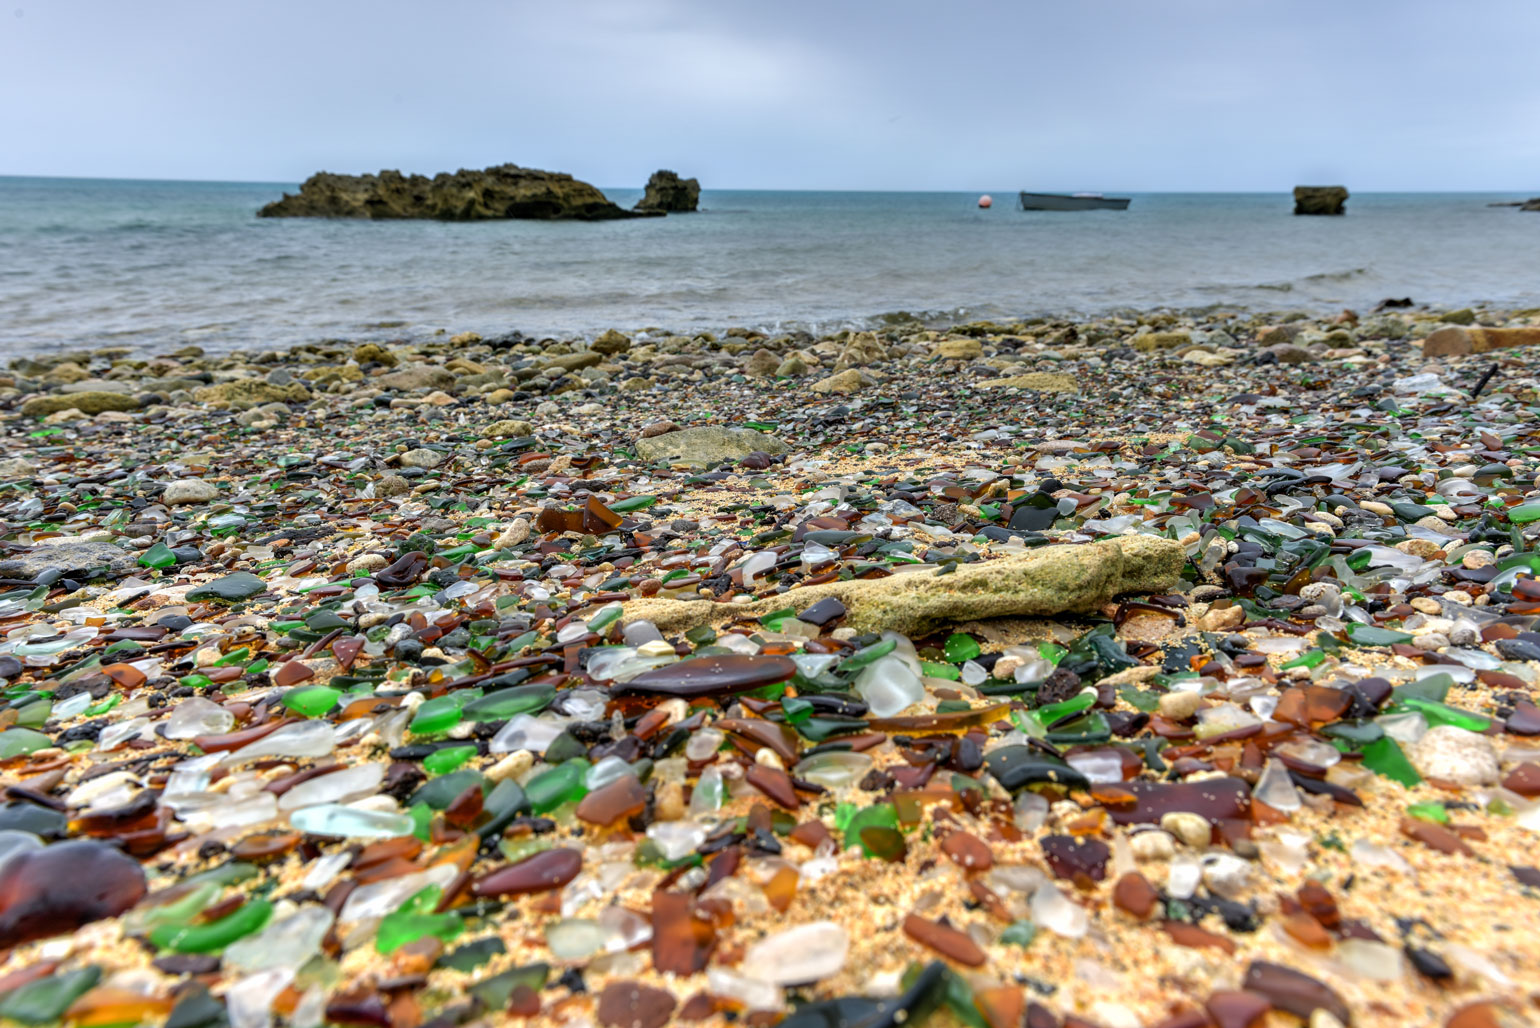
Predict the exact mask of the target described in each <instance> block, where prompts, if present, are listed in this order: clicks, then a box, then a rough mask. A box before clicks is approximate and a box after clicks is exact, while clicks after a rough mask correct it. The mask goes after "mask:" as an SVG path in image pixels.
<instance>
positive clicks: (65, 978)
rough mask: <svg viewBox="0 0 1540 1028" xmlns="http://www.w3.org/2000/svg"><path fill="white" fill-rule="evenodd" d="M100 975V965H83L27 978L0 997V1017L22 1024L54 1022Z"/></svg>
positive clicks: (57, 1021)
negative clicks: (29, 980) (25, 982)
mask: <svg viewBox="0 0 1540 1028" xmlns="http://www.w3.org/2000/svg"><path fill="white" fill-rule="evenodd" d="M101 977H102V972H101V968H99V967H82V968H79V969H77V970H74V971H61V972H58V973H56V974H51V975H49V976H48V977H46V978H39V979H38V980H37V981H32V982H28V983H27V984H26V985H23V986H21V987H20V988H18V989H15V990H14V991H12V992H10V993H8V994H6V996H5V997H4V998H3V999H0V1017H5V1018H8V1019H10V1020H12V1021H19V1022H21V1023H22V1024H37V1025H43V1024H57V1023H59V1021H60V1019H61V1018H62V1017H63V1016H64V1012H65V1011H66V1010H68V1009H69V1007H70V1004H71V1003H74V1002H75V1000H77V999H79V998H80V997H81V996H82V995H84V994H85V992H86V990H88V989H90V988H91V987H92V986H94V985H95V984H96V983H97V982H98V981H100V980H101Z"/></svg>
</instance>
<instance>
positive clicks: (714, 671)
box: [616, 654, 797, 698]
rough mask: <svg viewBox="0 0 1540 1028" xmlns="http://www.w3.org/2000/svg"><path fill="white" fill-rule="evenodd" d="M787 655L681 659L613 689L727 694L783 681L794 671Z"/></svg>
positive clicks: (733, 655)
mask: <svg viewBox="0 0 1540 1028" xmlns="http://www.w3.org/2000/svg"><path fill="white" fill-rule="evenodd" d="M796 672H797V665H796V664H795V663H794V662H793V661H792V660H791V659H790V658H789V657H770V656H748V655H744V654H726V655H721V656H710V657H696V658H694V659H692V660H681V661H678V662H677V663H674V664H669V665H667V666H666V667H659V668H653V669H652V670H650V671H643V672H642V673H641V674H639V675H637V676H636V677H635V678H633V679H631V680H630V681H629V682H626V683H624V684H621V685H618V686H616V692H642V693H653V694H657V695H663V696H683V697H686V698H690V697H695V696H730V695H734V694H737V693H744V692H750V691H752V690H754V689H759V688H763V687H764V686H767V685H774V684H776V683H777V682H784V681H786V680H787V679H789V678H790V677H791V676H792V675H794V674H796Z"/></svg>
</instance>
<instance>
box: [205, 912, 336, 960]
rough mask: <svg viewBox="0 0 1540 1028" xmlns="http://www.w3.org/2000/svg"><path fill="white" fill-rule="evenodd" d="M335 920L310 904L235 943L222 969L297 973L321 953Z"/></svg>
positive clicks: (224, 955)
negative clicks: (280, 969)
mask: <svg viewBox="0 0 1540 1028" xmlns="http://www.w3.org/2000/svg"><path fill="white" fill-rule="evenodd" d="M333 920H334V918H333V917H332V912H331V911H330V910H328V909H327V908H326V907H323V906H321V905H320V904H317V903H307V904H306V905H304V906H302V907H300V908H299V909H298V910H296V911H294V913H292V914H290V915H289V916H288V917H285V918H283V919H281V920H276V921H269V922H268V923H267V924H266V925H265V926H263V928H262V930H261V931H260V932H256V933H255V934H252V935H248V936H246V937H245V938H243V939H237V940H236V941H235V942H232V943H231V944H230V945H229V946H227V947H226V948H225V951H224V954H223V956H221V958H220V965H221V967H222V968H223V969H225V970H234V971H240V972H242V973H246V974H251V973H253V972H256V971H266V970H269V969H272V968H287V969H288V970H290V971H298V970H299V969H300V968H301V967H302V966H303V965H304V964H305V963H306V962H307V961H309V960H310V959H311V958H312V957H314V956H315V955H316V954H317V953H319V952H320V951H321V943H322V941H323V940H324V939H325V938H326V933H327V932H328V931H330V930H331V926H332V921H333Z"/></svg>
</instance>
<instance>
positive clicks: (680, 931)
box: [652, 892, 717, 974]
mask: <svg viewBox="0 0 1540 1028" xmlns="http://www.w3.org/2000/svg"><path fill="white" fill-rule="evenodd" d="M716 943H717V939H716V929H714V928H713V927H712V926H711V922H710V921H707V920H705V919H704V918H701V917H697V916H696V913H695V899H694V897H692V896H690V895H687V894H685V893H680V892H655V893H653V894H652V966H653V969H654V970H656V971H659V972H672V973H673V974H696V973H697V972H700V971H704V970H705V969H706V962H707V961H708V960H710V959H711V951H712V950H713V949H715V948H716Z"/></svg>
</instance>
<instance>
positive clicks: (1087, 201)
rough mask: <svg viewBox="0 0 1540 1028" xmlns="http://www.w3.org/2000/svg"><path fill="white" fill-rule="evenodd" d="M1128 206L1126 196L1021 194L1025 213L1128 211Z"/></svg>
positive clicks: (1023, 192)
mask: <svg viewBox="0 0 1540 1028" xmlns="http://www.w3.org/2000/svg"><path fill="white" fill-rule="evenodd" d="M1128 204H1129V198H1128V197H1126V196H1103V195H1102V194H1100V193H1028V192H1026V191H1025V190H1023V191H1022V193H1021V209H1022V210H1024V211H1126V210H1128Z"/></svg>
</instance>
